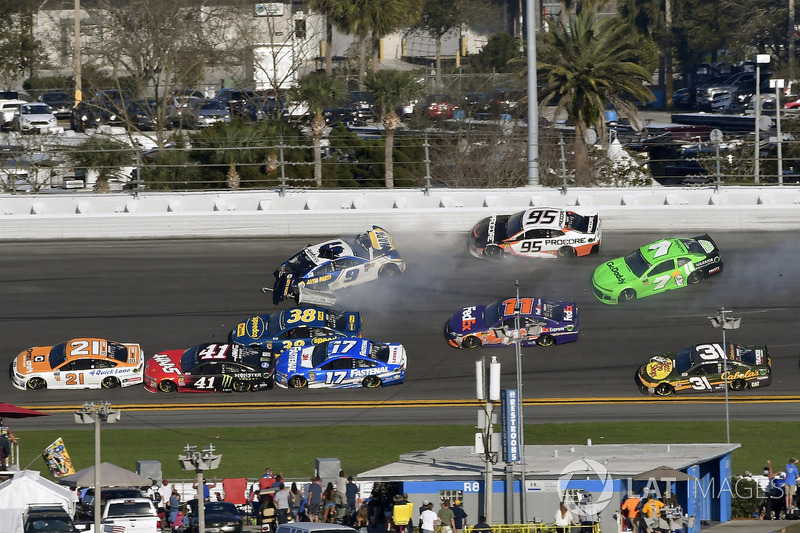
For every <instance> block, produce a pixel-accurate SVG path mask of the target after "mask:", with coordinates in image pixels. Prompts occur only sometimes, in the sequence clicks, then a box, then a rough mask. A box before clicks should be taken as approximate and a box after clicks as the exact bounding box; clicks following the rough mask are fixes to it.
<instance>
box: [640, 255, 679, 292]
mask: <svg viewBox="0 0 800 533" xmlns="http://www.w3.org/2000/svg"><path fill="white" fill-rule="evenodd" d="M674 271H675V260H674V259H665V260H663V261H661V262H660V263H658V264H657V265H655V266H653V267H651V268H650V270H648V271H647V272H646V273H645V275H644V276H642V280H641V281H642V284H643V285H644V286H645V287H647V288H649V289H650V292H651V293H653V294H656V293H660V292H664V291H668V290H670V289H675V288H677V287H679V286H680V285H679V284H678V281H677V278H674V277H673V275H672V274H673V272H674ZM684 283H685V281H684V278H683V277H682V276H681V284H684Z"/></svg>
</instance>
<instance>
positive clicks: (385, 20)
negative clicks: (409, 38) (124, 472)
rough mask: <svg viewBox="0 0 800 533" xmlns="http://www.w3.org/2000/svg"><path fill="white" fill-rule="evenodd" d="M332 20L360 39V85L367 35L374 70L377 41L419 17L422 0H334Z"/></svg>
mask: <svg viewBox="0 0 800 533" xmlns="http://www.w3.org/2000/svg"><path fill="white" fill-rule="evenodd" d="M336 2H337V10H336V14H335V19H336V21H335V24H336V25H337V26H338V27H339V29H341V30H342V31H344V32H345V33H348V34H350V35H353V36H355V37H356V38H357V39H358V42H359V53H358V85H359V89H363V82H364V77H365V73H366V50H365V45H366V43H367V39H370V37H371V39H372V48H373V69H372V70H373V71H377V70H378V68H377V55H376V54H377V43H378V42H379V41H380V39H381V38H382V37H383V36H385V35H388V34H390V33H392V32H394V31H396V30H398V29H400V28H404V27H407V26H411V25H413V24H414V23H416V22H417V20H419V17H420V15H421V13H422V7H423V5H424V0H392V1H391V2H387V1H386V0H336Z"/></svg>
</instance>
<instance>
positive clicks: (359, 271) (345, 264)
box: [331, 257, 371, 289]
mask: <svg viewBox="0 0 800 533" xmlns="http://www.w3.org/2000/svg"><path fill="white" fill-rule="evenodd" d="M365 265H368V263H365V262H364V261H362V260H359V259H356V258H355V257H340V258H338V259H335V260H334V261H333V269H334V271H336V272H337V276H336V280H335V281H334V282H333V283H331V289H338V288H341V287H347V286H348V285H355V284H358V283H361V282H362V281H364V280H366V279H371V277H370V275H369V274H370V269H369V268H367V269H365Z"/></svg>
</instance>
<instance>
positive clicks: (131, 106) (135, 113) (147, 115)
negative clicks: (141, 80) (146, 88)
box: [125, 98, 159, 131]
mask: <svg viewBox="0 0 800 533" xmlns="http://www.w3.org/2000/svg"><path fill="white" fill-rule="evenodd" d="M158 108H159V102H158V100H156V99H155V98H147V99H143V100H132V101H130V102H126V103H125V122H126V124H127V126H128V127H131V128H133V129H137V130H141V131H149V130H153V129H155V127H156V125H157V124H158V120H159V116H158V115H159V112H158V111H159V109H158Z"/></svg>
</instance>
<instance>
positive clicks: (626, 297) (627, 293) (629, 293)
mask: <svg viewBox="0 0 800 533" xmlns="http://www.w3.org/2000/svg"><path fill="white" fill-rule="evenodd" d="M635 299H636V291H635V290H633V289H625V290H624V291H622V292H621V293H619V300H620V302H632V301H634V300H635Z"/></svg>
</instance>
